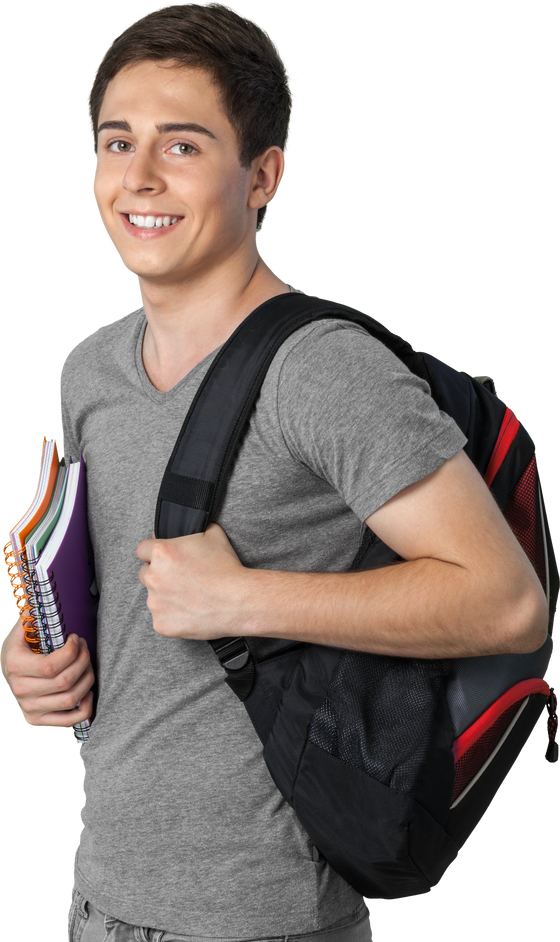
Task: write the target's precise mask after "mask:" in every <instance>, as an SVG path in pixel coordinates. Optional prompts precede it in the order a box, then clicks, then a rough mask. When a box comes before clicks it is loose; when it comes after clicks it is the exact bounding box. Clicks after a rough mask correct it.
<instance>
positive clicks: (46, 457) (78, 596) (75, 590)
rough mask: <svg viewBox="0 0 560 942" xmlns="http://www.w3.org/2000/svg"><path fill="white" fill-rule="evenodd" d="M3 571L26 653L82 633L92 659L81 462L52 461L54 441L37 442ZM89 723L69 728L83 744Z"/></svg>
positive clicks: (94, 603)
mask: <svg viewBox="0 0 560 942" xmlns="http://www.w3.org/2000/svg"><path fill="white" fill-rule="evenodd" d="M5 555H6V562H7V565H8V573H9V575H10V580H11V582H12V586H13V589H14V595H15V596H16V599H17V603H18V608H19V611H20V615H21V617H22V620H23V626H24V631H25V637H26V640H27V642H28V643H29V644H30V646H31V648H32V650H34V651H36V652H38V653H42V654H49V653H50V652H51V651H54V650H56V649H57V648H60V647H62V645H63V644H64V643H65V641H66V638H67V637H68V635H69V634H77V635H78V636H79V637H82V638H85V640H86V641H87V644H88V648H89V651H90V655H91V660H92V663H93V664H95V656H96V630H95V629H96V623H97V608H98V601H99V593H98V590H97V584H96V581H95V568H94V559H93V549H92V546H91V540H90V537H89V532H88V526H87V487H86V466H85V463H84V461H83V459H82V457H81V456H80V460H79V461H75V462H74V461H72V460H71V459H70V462H69V463H68V464H66V463H65V462H64V461H62V462H59V460H58V453H57V449H56V443H55V442H54V441H49V442H47V441H46V440H44V442H43V453H42V457H41V470H40V474H39V484H38V486H37V492H36V494H35V497H34V499H33V502H32V504H31V506H30V508H29V510H28V511H27V513H26V514H24V516H23V517H22V518H21V520H20V521H19V523H17V524H16V526H15V527H14V528H13V530H12V531H11V532H10V542H9V543H8V544H7V546H6V548H5ZM89 729H90V721H88V720H86V721H84V722H83V723H79V724H77V725H76V726H75V727H74V733H75V736H76V738H77V739H78V740H79V741H81V742H85V741H86V740H87V739H88V737H89Z"/></svg>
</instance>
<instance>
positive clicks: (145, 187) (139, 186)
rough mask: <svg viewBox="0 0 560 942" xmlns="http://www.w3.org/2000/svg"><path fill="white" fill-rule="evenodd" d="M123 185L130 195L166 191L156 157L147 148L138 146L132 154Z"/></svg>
mask: <svg viewBox="0 0 560 942" xmlns="http://www.w3.org/2000/svg"><path fill="white" fill-rule="evenodd" d="M122 184H123V187H124V188H125V190H128V191H129V193H161V192H162V191H163V190H164V189H165V182H164V180H163V178H162V176H161V174H160V173H158V168H157V164H156V161H155V159H154V156H153V155H152V154H150V152H149V150H148V149H147V148H140V147H138V146H137V148H136V150H135V151H134V153H133V154H131V156H130V160H128V161H127V168H126V171H125V174H124V177H123V181H122Z"/></svg>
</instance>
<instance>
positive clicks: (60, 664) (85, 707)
mask: <svg viewBox="0 0 560 942" xmlns="http://www.w3.org/2000/svg"><path fill="white" fill-rule="evenodd" d="M2 672H3V674H4V677H5V678H6V680H7V681H8V683H9V685H10V687H11V690H12V693H13V695H14V696H15V698H16V700H17V701H18V703H19V705H20V707H21V709H22V711H23V715H24V716H25V719H26V720H27V722H28V723H30V724H31V725H32V726H75V725H76V723H81V722H82V721H83V720H87V719H88V717H90V716H91V712H92V702H93V693H92V692H91V687H92V685H93V682H94V674H93V668H92V666H91V661H90V657H89V651H88V647H87V643H86V641H85V640H84V639H83V638H78V636H77V635H75V634H73V635H69V637H68V638H67V640H66V644H65V645H64V647H62V648H58V649H57V650H56V651H52V652H51V654H36V653H35V652H34V651H32V650H31V648H30V647H29V644H28V643H27V641H26V640H25V634H24V630H23V623H22V621H21V618H20V619H19V620H18V621H17V623H16V624H15V625H14V627H13V629H12V630H11V632H10V633H9V635H8V636H7V638H6V640H5V641H4V644H3V645H2ZM77 704H79V706H77Z"/></svg>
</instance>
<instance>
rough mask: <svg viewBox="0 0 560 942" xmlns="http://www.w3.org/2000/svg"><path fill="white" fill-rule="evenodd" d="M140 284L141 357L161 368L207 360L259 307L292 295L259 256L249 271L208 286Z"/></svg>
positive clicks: (219, 277)
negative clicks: (142, 318)
mask: <svg viewBox="0 0 560 942" xmlns="http://www.w3.org/2000/svg"><path fill="white" fill-rule="evenodd" d="M137 282H138V288H139V296H140V301H141V303H142V306H143V308H144V312H145V314H146V319H147V321H148V326H147V328H146V333H145V336H144V345H143V355H144V353H145V354H146V356H147V357H149V360H150V362H151V363H152V364H153V365H154V366H155V367H157V368H160V369H165V368H169V369H176V368H177V367H180V366H181V364H182V363H186V362H189V363H192V362H193V361H194V360H197V359H203V358H204V357H205V356H207V354H208V353H210V352H211V351H212V350H215V349H216V348H217V347H219V346H221V345H222V344H223V343H224V342H225V341H226V340H227V339H228V337H230V336H231V334H232V333H233V331H234V330H235V329H236V327H238V326H239V324H240V323H241V322H242V321H243V320H245V318H246V317H248V315H249V314H250V313H251V312H252V311H254V310H255V308H257V307H258V306H259V305H260V304H263V303H264V301H267V300H268V299H269V298H272V297H275V296H276V295H278V294H283V293H286V292H289V290H290V289H289V288H288V285H287V284H286V283H285V282H283V281H282V280H281V279H280V278H278V276H277V275H275V274H274V272H273V271H272V270H271V269H270V268H269V267H268V266H267V265H266V263H265V262H264V260H263V259H262V257H261V256H260V255H259V256H258V258H257V259H256V262H255V264H254V265H253V267H252V269H251V270H249V271H248V270H247V269H246V270H245V271H244V272H238V273H236V274H234V273H233V272H230V273H229V274H228V273H227V272H224V273H220V274H215V275H214V277H213V278H211V279H206V280H205V283H198V284H192V283H191V284H190V285H185V284H179V285H171V286H170V285H165V286H162V285H158V284H157V283H154V282H153V281H149V282H147V281H145V280H144V279H142V278H140V277H138V278H137Z"/></svg>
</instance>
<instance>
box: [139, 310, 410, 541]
mask: <svg viewBox="0 0 560 942" xmlns="http://www.w3.org/2000/svg"><path fill="white" fill-rule="evenodd" d="M328 317H333V318H342V319H346V320H350V321H353V322H354V323H357V324H359V325H360V326H362V327H365V328H366V330H368V331H369V332H370V333H371V334H373V335H374V336H376V337H378V338H379V339H380V340H382V341H383V343H385V344H386V345H387V346H388V347H390V348H391V349H392V350H393V351H394V352H395V353H396V354H397V355H398V356H399V357H400V358H401V359H406V360H412V359H414V358H415V356H416V354H415V353H414V351H413V349H412V347H411V346H410V344H408V343H407V342H406V341H404V340H402V339H401V338H400V337H398V336H397V335H396V334H392V333H391V332H390V331H388V330H387V329H386V328H385V327H383V326H382V325H381V324H378V323H377V321H374V320H373V319H372V318H370V317H367V316H366V315H365V314H361V313H360V312H359V311H354V310H353V309H352V308H349V307H345V306H344V305H339V304H334V303H333V302H331V301H323V300H321V299H320V298H315V297H309V296H307V295H303V294H295V293H290V294H281V295H278V296H277V297H275V298H271V299H270V300H269V301H265V302H264V304H261V305H260V307H258V308H257V309H256V310H255V311H253V312H252V314H249V316H248V317H247V318H245V320H244V321H243V322H242V323H241V324H240V325H239V327H237V329H236V330H235V331H234V332H233V334H232V335H231V337H229V339H228V340H227V341H226V343H225V344H224V345H223V347H222V348H221V350H220V351H219V353H218V354H217V355H216V357H215V358H214V361H213V362H212V364H211V366H210V367H209V369H208V371H207V373H206V376H205V377H204V379H203V381H202V383H201V384H200V387H199V389H198V391H197V394H196V396H195V398H194V400H193V402H192V405H191V407H190V409H189V412H188V414H187V416H186V418H185V421H184V422H183V426H182V428H181V431H180V433H179V437H178V438H177V441H176V443H175V447H174V449H173V452H172V454H171V457H170V459H169V462H168V465H167V468H166V470H165V473H164V475H163V480H162V483H161V487H160V491H159V495H158V500H157V506H156V519H155V534H156V536H157V537H162V538H171V537H176V536H186V535H187V534H190V533H201V532H202V531H203V530H205V528H206V526H207V525H208V523H209V522H210V521H211V520H212V519H213V516H214V515H215V514H216V513H217V509H218V507H219V506H220V500H221V497H222V495H223V491H224V488H225V486H226V484H227V480H228V477H229V474H230V470H231V467H232V465H233V461H234V459H235V455H236V452H237V447H238V445H239V443H240V440H241V436H242V435H243V432H244V429H245V425H246V423H247V421H248V419H249V415H250V413H251V411H252V409H253V406H254V404H255V401H256V399H257V396H258V394H259V391H260V388H261V386H262V383H263V381H264V378H265V376H266V373H267V371H268V368H269V366H270V364H271V362H272V360H273V358H274V356H275V354H276V353H277V351H278V349H279V348H280V346H281V345H282V344H283V343H284V341H285V340H287V339H288V337H289V336H290V335H291V334H292V333H293V332H294V331H296V330H298V329H299V328H300V327H303V326H305V324H308V323H310V322H311V321H316V320H321V319H323V318H328Z"/></svg>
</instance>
